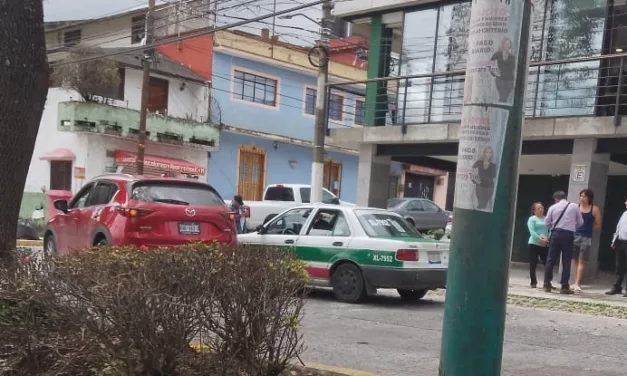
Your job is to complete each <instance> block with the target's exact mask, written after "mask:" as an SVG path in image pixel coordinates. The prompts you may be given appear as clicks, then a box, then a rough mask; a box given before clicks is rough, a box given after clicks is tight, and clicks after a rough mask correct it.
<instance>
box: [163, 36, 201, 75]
mask: <svg viewBox="0 0 627 376" xmlns="http://www.w3.org/2000/svg"><path fill="white" fill-rule="evenodd" d="M157 50H158V51H159V52H160V53H162V54H164V55H165V56H167V57H169V58H170V59H172V60H174V61H178V62H179V63H181V64H183V65H185V66H186V67H188V68H189V69H191V70H193V71H194V72H195V73H196V74H197V75H199V76H201V77H203V78H206V79H207V80H211V77H212V66H213V34H208V35H201V36H198V37H195V38H191V39H186V40H184V41H182V42H180V44H179V42H174V43H168V44H164V45H161V46H159V47H157Z"/></svg>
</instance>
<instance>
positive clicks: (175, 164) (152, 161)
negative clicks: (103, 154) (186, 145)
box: [113, 150, 206, 175]
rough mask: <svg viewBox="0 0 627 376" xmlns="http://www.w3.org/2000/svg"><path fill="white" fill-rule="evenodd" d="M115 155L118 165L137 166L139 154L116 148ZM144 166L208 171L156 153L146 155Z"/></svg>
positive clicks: (183, 171) (203, 172) (197, 173)
mask: <svg viewBox="0 0 627 376" xmlns="http://www.w3.org/2000/svg"><path fill="white" fill-rule="evenodd" d="M113 156H114V158H115V164H116V165H118V166H135V165H136V164H137V154H134V153H129V152H127V151H122V150H116V151H115V153H114V155H113ZM144 166H146V167H151V168H156V169H159V170H164V171H174V172H178V173H181V174H193V175H204V174H205V171H206V169H205V168H204V167H202V166H199V165H197V164H194V163H192V162H188V161H184V160H182V159H174V158H164V157H158V156H156V155H145V156H144Z"/></svg>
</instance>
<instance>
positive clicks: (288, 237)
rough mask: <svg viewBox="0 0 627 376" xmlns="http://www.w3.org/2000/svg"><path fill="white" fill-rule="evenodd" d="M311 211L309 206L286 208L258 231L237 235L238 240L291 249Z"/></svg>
mask: <svg viewBox="0 0 627 376" xmlns="http://www.w3.org/2000/svg"><path fill="white" fill-rule="evenodd" d="M311 211H312V209H311V208H294V209H292V210H288V211H286V212H285V213H283V214H280V215H278V216H276V217H274V219H272V220H271V221H270V222H268V223H267V224H266V225H265V226H264V227H263V229H262V230H261V231H260V232H256V233H253V234H244V235H239V236H238V240H240V242H241V243H243V244H255V245H265V246H270V247H273V246H274V247H281V248H283V249H286V250H289V251H293V250H294V245H295V244H296V239H298V236H299V234H300V233H301V232H302V230H303V228H304V227H305V224H306V223H307V221H308V220H309V214H310V213H311Z"/></svg>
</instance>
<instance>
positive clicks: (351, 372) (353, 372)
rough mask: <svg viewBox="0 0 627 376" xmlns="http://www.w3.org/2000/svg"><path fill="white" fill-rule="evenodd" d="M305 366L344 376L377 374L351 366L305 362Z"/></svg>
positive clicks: (372, 375) (371, 375)
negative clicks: (343, 366)
mask: <svg viewBox="0 0 627 376" xmlns="http://www.w3.org/2000/svg"><path fill="white" fill-rule="evenodd" d="M305 368H309V369H314V370H317V371H323V372H333V373H336V374H339V375H346V376H377V375H376V374H374V373H370V372H365V371H359V370H356V369H351V368H342V367H335V366H329V365H326V364H319V363H307V362H305Z"/></svg>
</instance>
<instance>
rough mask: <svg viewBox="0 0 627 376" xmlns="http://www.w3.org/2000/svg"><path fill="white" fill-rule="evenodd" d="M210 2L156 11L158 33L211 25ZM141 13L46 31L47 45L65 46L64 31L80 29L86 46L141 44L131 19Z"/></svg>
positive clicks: (202, 0) (203, 0)
mask: <svg viewBox="0 0 627 376" xmlns="http://www.w3.org/2000/svg"><path fill="white" fill-rule="evenodd" d="M207 2H208V0H191V1H186V2H185V3H184V4H183V5H182V6H180V7H177V6H175V5H172V6H169V7H165V8H163V9H160V10H157V11H156V12H155V15H154V19H155V36H156V37H165V36H169V35H174V34H177V32H180V33H184V32H187V31H190V30H196V29H199V28H204V27H208V26H210V25H211V22H212V20H211V17H210V16H209V15H208V14H207V12H206V10H208V5H207ZM177 11H178V15H177ZM138 15H140V13H135V14H132V15H125V16H120V17H116V18H110V19H105V20H100V21H94V22H90V23H85V24H83V25H79V26H77V27H75V28H73V27H69V28H65V29H62V30H59V31H56V32H48V33H46V45H47V47H48V49H52V48H59V47H63V34H64V32H65V31H72V30H76V29H81V44H82V45H85V46H97V47H102V48H117V47H130V46H138V45H139V43H136V44H134V45H133V44H131V25H132V19H133V17H135V16H138ZM177 25H178V27H177Z"/></svg>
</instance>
